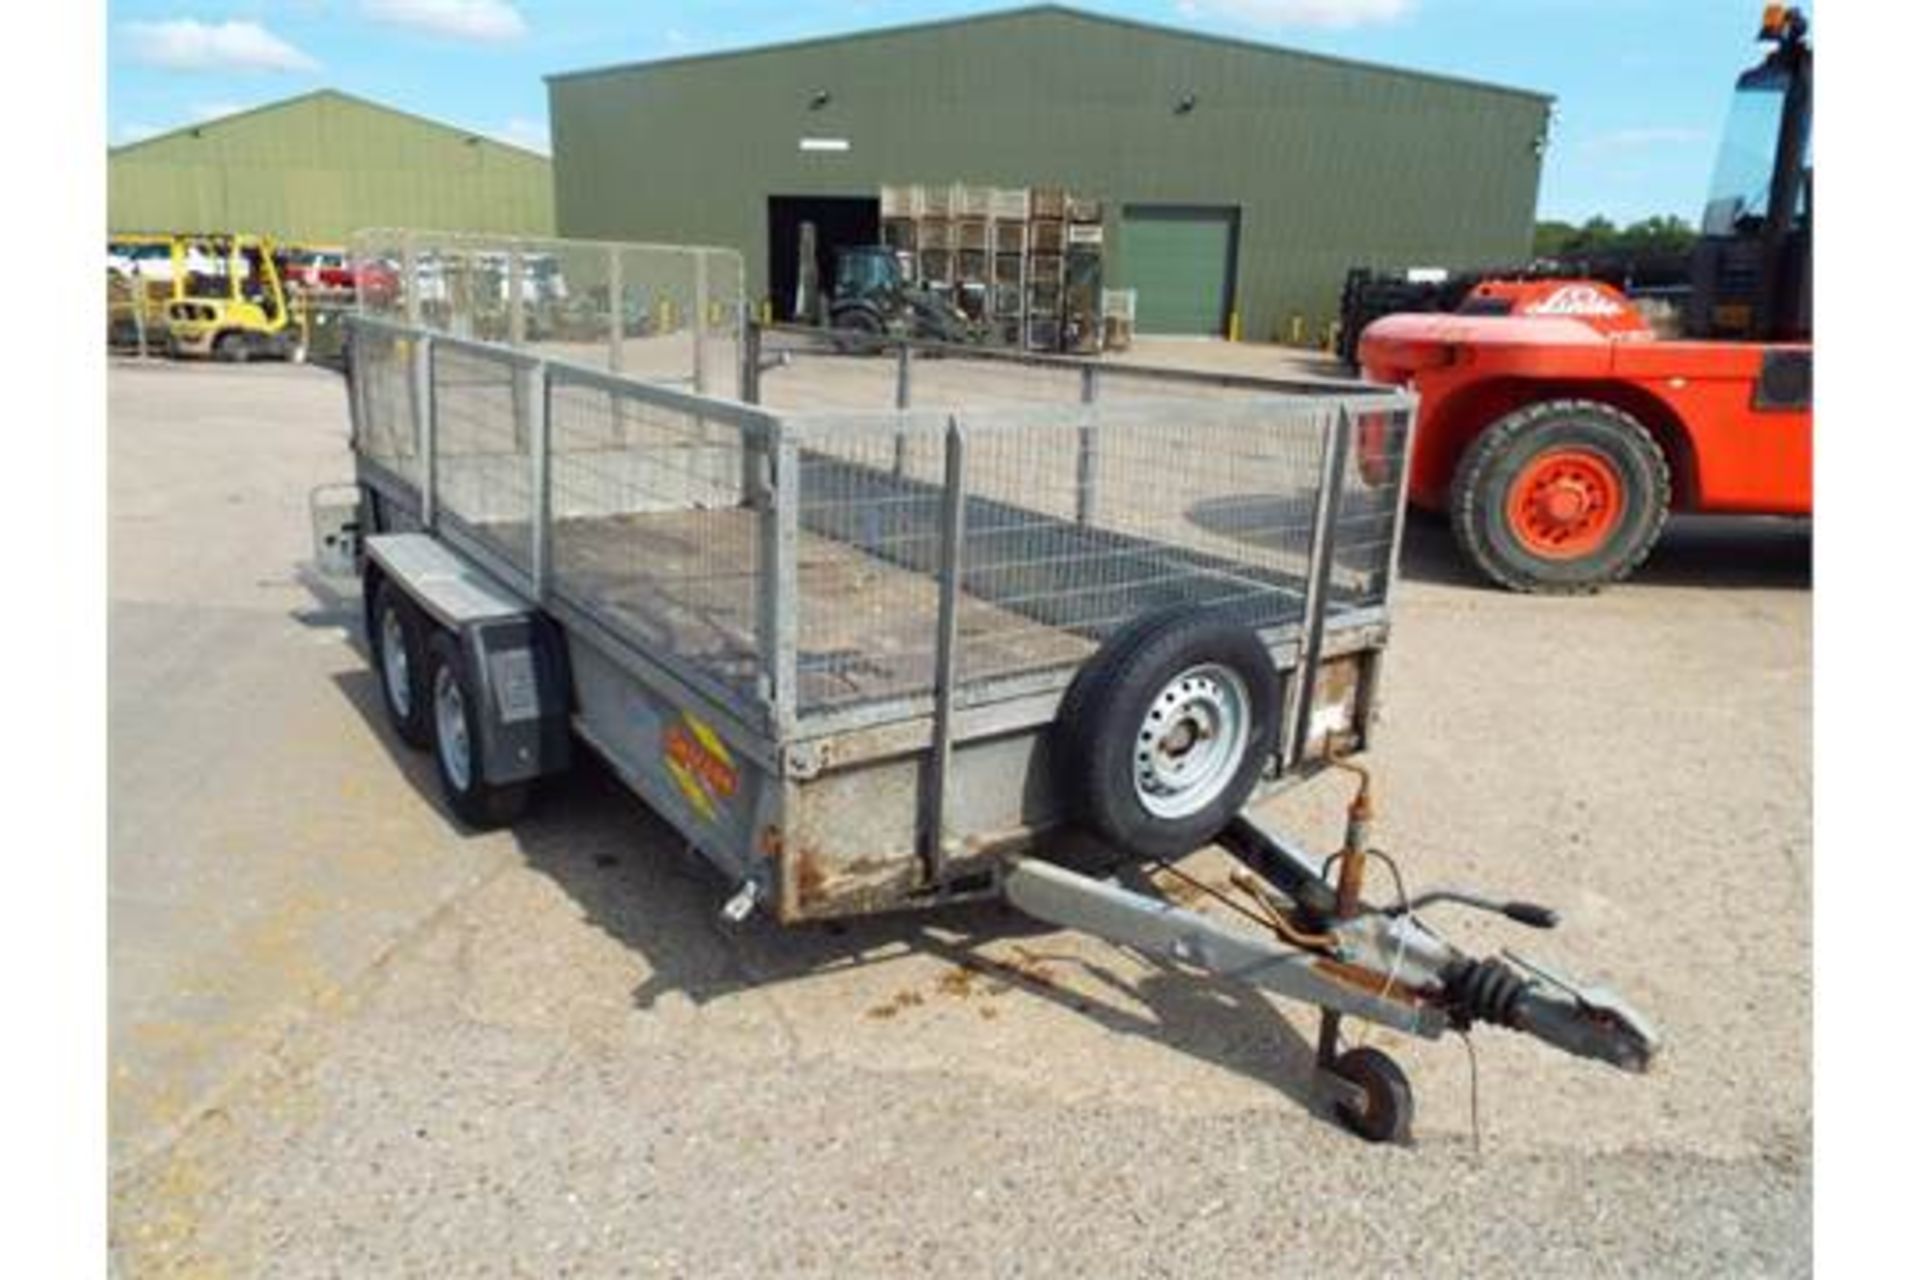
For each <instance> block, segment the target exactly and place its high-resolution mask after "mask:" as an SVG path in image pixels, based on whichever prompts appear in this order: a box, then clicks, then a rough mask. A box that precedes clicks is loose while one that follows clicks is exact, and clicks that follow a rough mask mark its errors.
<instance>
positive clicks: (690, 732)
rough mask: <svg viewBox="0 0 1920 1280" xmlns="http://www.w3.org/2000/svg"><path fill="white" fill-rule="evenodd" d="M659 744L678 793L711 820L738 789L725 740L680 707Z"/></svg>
mask: <svg viewBox="0 0 1920 1280" xmlns="http://www.w3.org/2000/svg"><path fill="white" fill-rule="evenodd" d="M661 745H662V755H663V758H664V759H665V761H666V765H667V772H668V773H669V774H671V775H672V777H673V781H674V785H675V786H677V787H679V788H680V794H681V795H683V796H685V797H686V798H687V803H688V804H690V805H692V806H693V807H694V810H695V811H696V812H698V813H699V815H700V816H701V817H702V818H705V819H707V820H708V821H712V820H713V819H714V817H716V816H717V815H718V813H719V806H720V805H722V804H724V803H725V802H726V801H728V800H730V799H731V798H732V797H733V795H734V793H735V792H736V791H738V790H739V789H740V773H739V770H738V769H736V768H735V767H734V763H733V753H732V752H730V751H728V750H727V744H726V743H724V742H722V741H721V740H720V735H719V734H717V733H715V732H714V731H713V726H712V725H709V724H708V723H707V722H706V721H704V720H702V719H701V718H700V717H699V716H696V715H694V714H693V713H692V712H691V711H683V712H681V713H680V719H679V720H678V721H676V722H674V723H673V724H670V725H668V726H667V731H666V733H665V735H664V736H663V740H662V744H661Z"/></svg>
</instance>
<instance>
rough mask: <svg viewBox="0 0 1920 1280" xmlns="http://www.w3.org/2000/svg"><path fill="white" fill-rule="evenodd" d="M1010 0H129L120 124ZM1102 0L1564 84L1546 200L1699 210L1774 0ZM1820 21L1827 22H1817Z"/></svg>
mask: <svg viewBox="0 0 1920 1280" xmlns="http://www.w3.org/2000/svg"><path fill="white" fill-rule="evenodd" d="M1009 7H1013V6H1012V5H1011V4H1010V3H1008V2H1007V0H998V2H989V3H961V2H957V0H800V2H798V3H796V2H795V0H785V2H784V3H781V2H779V0H699V2H697V3H695V2H677V0H626V2H616V0H111V2H110V3H109V5H108V19H109V28H108V44H107V69H108V71H107V122H108V131H109V141H110V142H112V143H116V144H118V143H123V142H129V141H133V140H135V139H137V138H140V137H144V136H147V135H149V134H152V133H156V132H160V131H163V130H166V129H171V128H177V127H179V126H181V125H184V124H190V123H194V122H196V121H199V120H203V119H207V118H211V117H213V116H217V115H221V114H225V113H226V112H229V111H232V110H237V109H241V108H244V107H249V106H256V105H258V104H260V103H263V102H268V101H271V100H273V99H276V98H282V97H287V96H289V95H292V94H295V93H301V92H305V91H307V90H310V89H315V88H320V87H323V86H326V87H332V88H338V89H343V90H345V91H347V92H349V93H355V94H359V95H361V96H363V97H368V98H373V99H376V100H378V101H381V102H386V103H390V104H392V105H394V106H397V107H402V108H405V109H407V110H410V111H415V112H418V113H420V114H422V115H427V116H432V117H435V118H437V119H442V120H446V121H448V122H449V123H453V124H457V125H460V126H462V127H465V128H469V129H473V130H475V131H477V132H486V133H491V134H494V135H497V136H499V137H503V138H506V139H508V140H509V141H516V142H520V143H522V144H525V145H531V146H535V147H537V148H539V149H542V150H544V149H545V147H546V133H547V122H546V86H545V84H544V83H543V81H542V79H541V77H542V76H543V75H545V74H547V73H550V72H555V71H567V70H573V69H577V68H580V67H588V66H600V65H604V64H607V63H614V62H626V61H636V60H640V59H646V58H658V57H666V56H671V55H677V54H685V53H697V52H702V51H705V50H711V49H724V48H738V47H744V46H750V45H756V44H765V43H772V42H775V41H780V40H791V39H798V38H801V37H806V36H815V35H825V34H830V33H834V32H840V31H850V30H859V29H862V28H867V27H875V26H890V25H895V24H898V23H904V22H916V21H924V20H927V19H930V18H941V17H952V16H956V15H959V14H964V13H970V12H980V11H986V10H993V9H1004V8H1009ZM1079 7H1081V8H1085V9H1090V10H1095V11H1100V12H1106V13H1113V14H1117V15H1121V16H1125V17H1130V18H1136V19H1140V20H1143V21H1148V22H1156V23H1162V24H1165V25H1169V26H1176V27H1186V28H1191V29H1193V30H1198V31H1209V32H1216V33H1221V34H1227V35H1233V36H1239V37H1244V38H1251V39H1256V40H1261V41H1266V42H1270V43H1273V44H1280V45H1287V46H1291V47H1294V48H1300V49H1311V50H1315V51H1318V52H1322V53H1330V54H1337V55H1340V56H1344V57H1352V58H1360V59H1365V60H1368V61H1373V62H1382V63H1387V64H1390V65H1395V66H1404V67H1414V68H1420V69H1423V70H1429V71H1438V72H1445V73H1449V74H1454V75H1462V76H1468V77H1471V78H1474V79H1480V80H1491V81H1495V82H1497V83H1502V84H1510V85H1515V86H1519V87H1521V88H1528V89H1536V90H1540V91H1542V92H1545V93H1550V94H1553V95H1555V97H1556V98H1557V99H1558V104H1557V109H1556V119H1555V124H1554V133H1553V141H1552V145H1551V147H1550V149H1549V151H1548V154H1547V166H1546V172H1545V177H1544V180H1543V182H1542V187H1541V193H1540V215H1541V216H1542V217H1550V218H1570V219H1575V220H1577V219H1581V218H1585V217H1587V216H1589V215H1591V214H1596V213H1597V214H1605V215H1606V216H1608V217H1611V218H1613V219H1615V220H1616V221H1626V220H1632V219H1635V218H1641V217H1645V216H1648V215H1650V214H1656V213H1677V214H1680V215H1681V216H1683V217H1685V218H1687V219H1688V220H1689V221H1693V220H1695V219H1696V218H1697V217H1698V214H1699V207H1700V204H1701V202H1702V200H1703V198H1704V193H1705V189H1706V182H1707V177H1708V171H1709V169H1710V167H1711V165H1712V162H1713V144H1714V139H1715V138H1716V137H1717V135H1718V133H1719V130H1720V125H1721V120H1722V117H1723V115H1724V114H1725V111H1726V105H1727V95H1728V93H1729V91H1730V89H1731V86H1732V83H1733V78H1734V76H1735V75H1736V74H1737V73H1738V72H1739V71H1740V69H1741V68H1743V67H1745V66H1747V65H1749V64H1750V63H1751V62H1753V61H1754V60H1755V59H1756V58H1757V57H1758V56H1759V49H1758V46H1756V45H1755V44H1754V43H1753V41H1752V37H1753V34H1754V31H1755V29H1756V28H1757V26H1758V24H1759V15H1760V9H1761V7H1762V6H1761V5H1760V3H1758V0H1116V2H1113V3H1103V2H1101V0H1085V2H1084V3H1082V4H1080V6H1079ZM1816 34H1817V33H1816Z"/></svg>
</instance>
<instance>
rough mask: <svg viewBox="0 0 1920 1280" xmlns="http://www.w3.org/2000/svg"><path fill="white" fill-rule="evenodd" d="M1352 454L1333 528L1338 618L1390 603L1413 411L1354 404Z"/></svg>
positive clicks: (1331, 600) (1331, 607) (1331, 599)
mask: <svg viewBox="0 0 1920 1280" xmlns="http://www.w3.org/2000/svg"><path fill="white" fill-rule="evenodd" d="M1347 420H1348V435H1349V443H1348V452H1347V457H1346V465H1345V467H1344V469H1343V471H1342V473H1341V492H1340V506H1339V512H1338V517H1337V519H1336V521H1335V525H1334V536H1333V553H1332V571H1331V574H1330V577H1329V584H1330V590H1329V593H1328V601H1327V605H1328V611H1329V613H1331V614H1335V615H1337V614H1339V613H1341V612H1343V611H1347V610H1352V609H1362V608H1370V607H1376V606H1380V605H1383V604H1385V603H1386V598H1387V588H1388V586H1389V585H1390V583H1391V582H1392V579H1393V573H1394V564H1393V556H1394V552H1395V550H1396V544H1395V540H1394V535H1395V532H1396V531H1397V530H1398V528H1399V525H1400V521H1401V519H1402V518H1403V517H1402V516H1401V514H1400V507H1401V497H1402V482H1403V477H1404V474H1405V471H1406V467H1407V458H1408V449H1407V445H1408V441H1409V439H1410V438H1411V436H1412V432H1413V410H1412V408H1411V407H1409V406H1407V405H1405V404H1404V403H1398V402H1396V403H1395V404H1394V405H1392V406H1389V407H1377V408H1376V407H1369V406H1367V405H1365V404H1349V406H1348V410H1347Z"/></svg>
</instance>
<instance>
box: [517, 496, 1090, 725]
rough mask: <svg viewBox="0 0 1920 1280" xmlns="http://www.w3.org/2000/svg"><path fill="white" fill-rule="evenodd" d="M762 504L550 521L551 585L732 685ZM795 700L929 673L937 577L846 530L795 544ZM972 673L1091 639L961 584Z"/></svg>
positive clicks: (751, 594) (1060, 655) (966, 668)
mask: <svg viewBox="0 0 1920 1280" xmlns="http://www.w3.org/2000/svg"><path fill="white" fill-rule="evenodd" d="M759 519H760V518H759V515H758V513H756V512H754V511H752V510H749V509H746V508H741V507H731V508H720V509H712V510H676V511H659V512H644V513H634V514H625V515H614V516H592V517H574V518H568V519H559V520H556V521H555V522H554V536H553V571H554V580H555V583H556V585H557V586H558V587H559V588H560V589H561V590H563V591H565V592H566V593H567V594H568V595H570V596H572V597H574V598H575V599H577V600H578V601H580V602H581V603H583V604H588V605H591V606H594V607H596V608H598V609H600V610H603V611H605V612H607V613H609V614H611V615H612V619H613V620H614V621H615V622H616V623H617V624H618V625H619V626H620V627H621V628H622V629H623V630H626V631H627V632H628V633H629V634H631V635H633V636H636V637H638V638H640V639H641V641H642V642H643V644H644V645H645V646H646V647H648V648H650V649H657V650H658V651H661V652H665V653H671V654H674V655H676V656H678V657H681V658H683V659H687V660H690V661H692V662H694V663H695V664H697V665H698V666H700V667H701V668H702V669H704V670H709V671H714V672H716V673H718V674H720V675H721V676H722V677H723V678H724V679H726V680H728V682H729V683H734V684H738V685H741V686H743V687H751V686H752V684H753V682H754V676H755V673H756V660H755V654H756V652H757V649H756V635H755V633H756V627H757V619H758V600H757V597H756V587H755V584H756V576H757V569H758V559H759V532H760V531H759ZM797 560H798V572H799V578H800V583H799V585H800V591H799V598H800V599H801V600H802V601H804V602H805V606H804V612H803V613H802V615H801V617H800V619H799V646H800V651H799V679H800V695H801V705H802V706H803V707H820V706H827V705H843V704H847V703H852V702H860V701H866V700H870V699H880V698H888V697H895V696H899V695H903V694H914V693H923V692H926V691H927V689H928V688H929V687H930V685H931V681H932V674H933V656H934V641H935V628H936V619H937V618H938V602H939V585H938V583H937V582H936V581H935V580H934V579H933V578H932V577H929V576H928V575H926V574H923V573H918V572H915V571H913V570H911V569H906V568H902V567H900V566H898V565H895V564H891V563H889V562H888V561H886V560H883V559H881V558H879V557H878V556H874V555H870V554H868V553H866V552H864V551H861V550H860V549H858V548H857V547H854V546H851V545H849V544H848V543H846V542H841V541H838V540H835V539H832V538H826V537H821V536H819V535H817V534H812V533H808V532H805V531H802V532H801V533H800V534H799V542H798V556H797ZM958 625H959V630H960V635H961V637H962V640H963V641H964V643H963V644H962V645H961V646H960V653H961V655H962V659H963V666H962V672H961V674H962V675H963V676H964V677H965V678H968V679H978V678H983V677H990V676H993V675H996V674H1005V673H1010V672H1020V671H1031V670H1034V669H1036V668H1044V667H1047V666H1050V665H1054V664H1060V665H1069V664H1076V663H1079V662H1081V661H1083V660H1084V659H1085V658H1086V657H1087V655H1088V654H1090V653H1092V652H1093V649H1094V647H1095V646H1094V643H1093V642H1092V641H1091V640H1089V639H1087V638H1085V637H1083V636H1080V635H1076V634H1074V633H1073V632H1071V631H1068V630H1064V629H1061V628H1058V627H1052V626H1048V625H1046V624H1045V623H1042V622H1038V621H1036V620H1034V619H1032V618H1029V617H1026V616H1023V615H1022V614H1019V613H1016V612H1014V611H1013V610H1011V609H1005V608H1001V607H1000V606H998V605H995V604H993V603H991V602H989V601H986V600H983V599H980V598H979V597H977V596H974V595H971V594H969V593H967V592H964V591H963V592H961V594H960V596H959V612H958Z"/></svg>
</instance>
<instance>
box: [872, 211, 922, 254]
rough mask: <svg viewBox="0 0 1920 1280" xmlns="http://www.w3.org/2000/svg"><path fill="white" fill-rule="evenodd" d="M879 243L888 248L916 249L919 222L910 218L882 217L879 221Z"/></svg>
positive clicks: (918, 236) (917, 246)
mask: <svg viewBox="0 0 1920 1280" xmlns="http://www.w3.org/2000/svg"><path fill="white" fill-rule="evenodd" d="M880 243H881V244H884V245H886V246H887V248H889V249H918V248H919V247H920V224H919V223H918V222H916V221H914V220H913V219H912V218H883V219H882V220H881V222H880Z"/></svg>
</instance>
